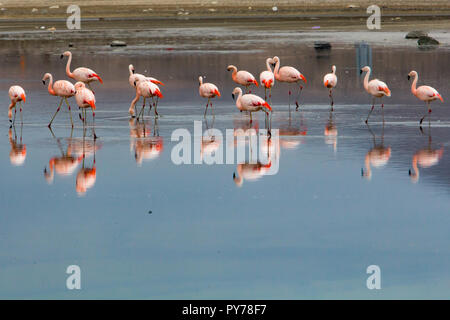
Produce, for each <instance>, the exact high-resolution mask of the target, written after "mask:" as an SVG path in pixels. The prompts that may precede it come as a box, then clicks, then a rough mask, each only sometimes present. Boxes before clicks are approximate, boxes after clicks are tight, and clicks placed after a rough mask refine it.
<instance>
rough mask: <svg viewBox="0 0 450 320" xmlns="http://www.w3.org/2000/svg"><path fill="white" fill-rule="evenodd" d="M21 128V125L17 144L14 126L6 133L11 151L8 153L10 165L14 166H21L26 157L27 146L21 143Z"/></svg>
mask: <svg viewBox="0 0 450 320" xmlns="http://www.w3.org/2000/svg"><path fill="white" fill-rule="evenodd" d="M22 128H23V125H21V126H20V137H19V142H17V133H16V127H15V126H14V125H13V126H11V127H10V128H9V131H8V137H9V144H10V145H11V151H10V152H9V160H10V161H11V164H12V165H14V166H22V165H23V164H24V162H25V159H26V157H27V146H26V145H24V144H23V143H22ZM13 131H14V138H13Z"/></svg>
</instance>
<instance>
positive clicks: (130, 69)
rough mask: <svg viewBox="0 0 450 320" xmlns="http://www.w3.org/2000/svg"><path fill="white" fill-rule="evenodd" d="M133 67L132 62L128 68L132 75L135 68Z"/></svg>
mask: <svg viewBox="0 0 450 320" xmlns="http://www.w3.org/2000/svg"><path fill="white" fill-rule="evenodd" d="M132 69H133V65H131V64H130V65H129V66H128V70H129V71H130V76H132V75H133V70H132Z"/></svg>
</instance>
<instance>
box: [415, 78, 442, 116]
mask: <svg viewBox="0 0 450 320" xmlns="http://www.w3.org/2000/svg"><path fill="white" fill-rule="evenodd" d="M411 77H414V81H413V83H412V85H411V92H412V94H413V95H415V96H416V97H417V98H418V99H419V100H422V101H425V102H426V103H427V107H428V114H430V113H431V106H430V103H431V101H434V100H437V99H439V100H441V101H442V102H444V99H443V98H442V96H441V95H440V94H439V92H437V90H436V89H434V88H432V87H429V86H420V87H418V88H416V85H417V81H418V80H419V75H418V73H417V71H414V70H413V71H411V72H410V73H409V74H408V80H409V79H411ZM428 114H425V115H424V116H423V117H422V118H421V119H420V124H422V122H423V119H425V117H426V116H427V115H428Z"/></svg>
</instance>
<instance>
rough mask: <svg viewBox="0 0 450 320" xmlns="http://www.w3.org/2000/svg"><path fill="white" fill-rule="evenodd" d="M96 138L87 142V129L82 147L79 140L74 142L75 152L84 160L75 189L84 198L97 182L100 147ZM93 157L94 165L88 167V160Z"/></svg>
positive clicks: (84, 132)
mask: <svg viewBox="0 0 450 320" xmlns="http://www.w3.org/2000/svg"><path fill="white" fill-rule="evenodd" d="M96 140H97V139H96V137H95V136H94V138H93V139H92V141H87V140H86V129H84V131H83V140H82V141H81V145H80V142H79V140H77V141H74V142H75V143H74V151H75V153H76V154H77V155H79V154H80V152H81V157H82V159H83V161H82V165H81V168H80V170H78V173H77V177H76V184H75V189H76V191H77V193H78V195H79V196H83V195H85V194H86V191H87V190H88V189H90V188H92V187H93V186H94V184H95V181H96V180H97V168H96V160H95V154H96V151H97V150H98V149H100V146H99V145H98V144H97V143H96ZM91 155H92V156H93V161H92V165H91V166H90V167H86V158H87V157H89V156H91Z"/></svg>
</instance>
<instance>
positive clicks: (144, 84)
mask: <svg viewBox="0 0 450 320" xmlns="http://www.w3.org/2000/svg"><path fill="white" fill-rule="evenodd" d="M140 97H144V104H143V106H142V109H141V111H140V112H139V114H138V116H137V118H138V119H139V117H140V116H141V114H143V113H144V108H145V100H146V99H147V98H151V99H152V101H153V105H154V106H155V116H157V115H158V110H157V107H158V101H156V103H155V101H154V97H157V99H158V100H159V99H160V98H163V95H162V93H161V91H160V90H159V87H158V86H157V85H156V84H154V83H152V82H150V81H140V80H139V79H137V81H136V97H135V98H134V99H133V101H131V105H130V109H128V112H129V113H130V115H131V116H132V117H133V118H134V117H135V113H136V112H135V109H136V107H135V106H136V102H137V101H138V100H139V98H140ZM151 109H152V105H151V104H150V110H151Z"/></svg>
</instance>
